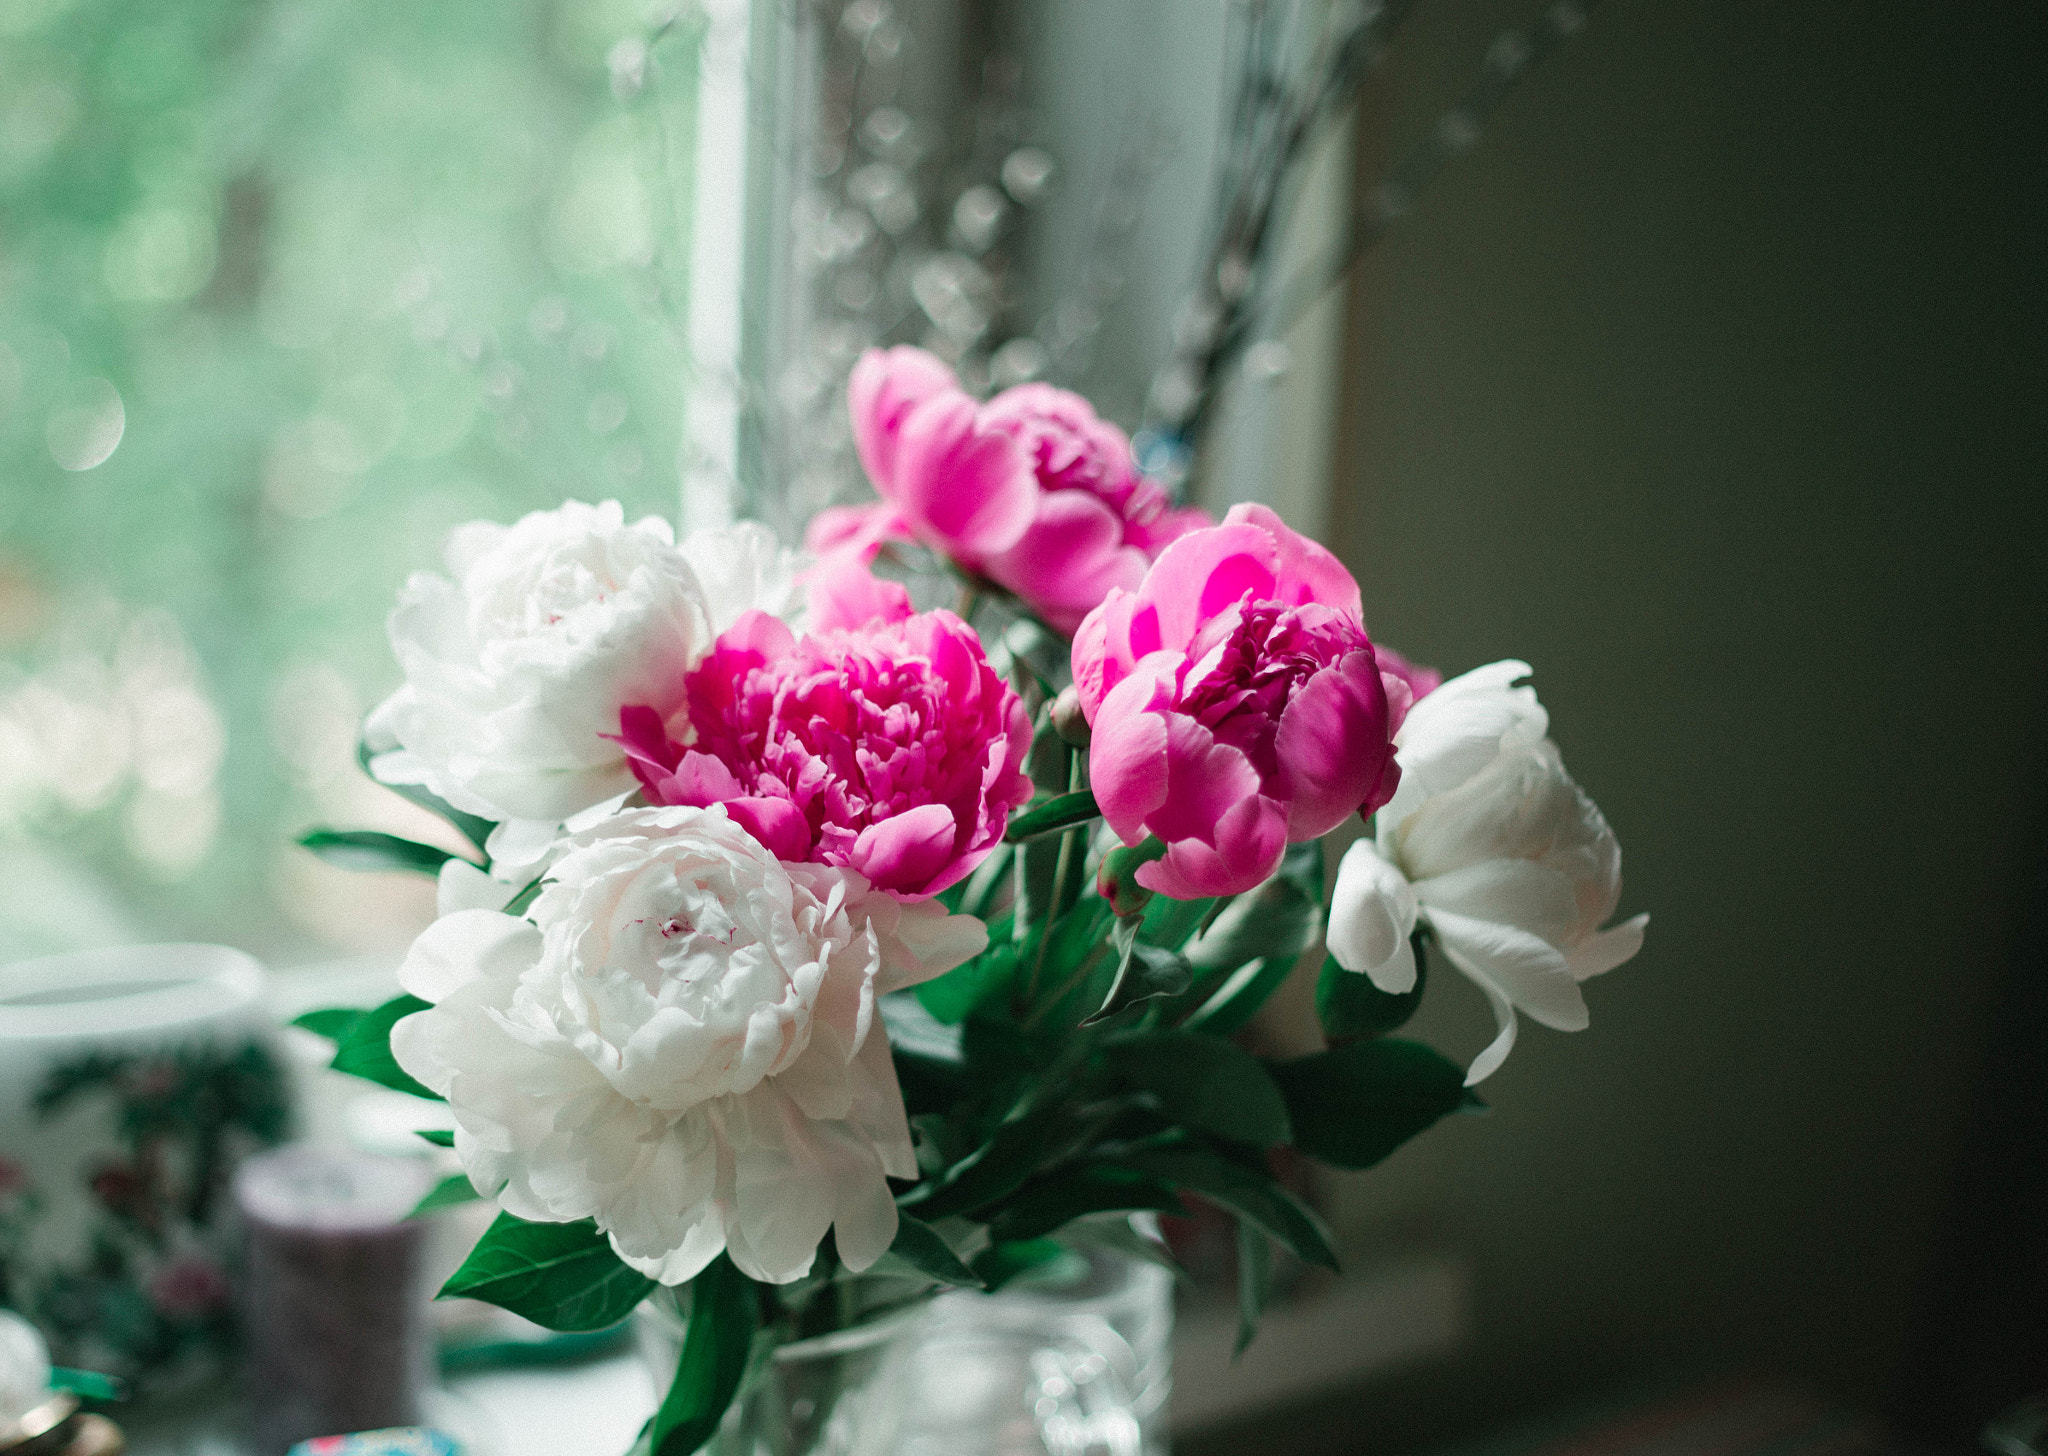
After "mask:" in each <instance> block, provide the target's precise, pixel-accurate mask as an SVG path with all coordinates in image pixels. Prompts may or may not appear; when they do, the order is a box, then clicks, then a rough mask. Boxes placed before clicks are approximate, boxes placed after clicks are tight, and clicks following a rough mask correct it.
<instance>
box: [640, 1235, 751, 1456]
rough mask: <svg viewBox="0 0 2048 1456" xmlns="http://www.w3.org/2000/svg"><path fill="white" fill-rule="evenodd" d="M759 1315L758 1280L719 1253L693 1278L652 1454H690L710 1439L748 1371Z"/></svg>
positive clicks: (656, 1423)
mask: <svg viewBox="0 0 2048 1456" xmlns="http://www.w3.org/2000/svg"><path fill="white" fill-rule="evenodd" d="M759 1318H760V1311H759V1306H758V1305H757V1303H756V1301H755V1297H754V1287H753V1281H752V1280H750V1279H749V1278H747V1276H746V1275H744V1274H742V1273H740V1271H739V1270H738V1269H737V1268H735V1267H734V1266H733V1262H732V1260H731V1259H730V1258H728V1257H726V1256H725V1255H724V1254H720V1255H719V1256H718V1257H717V1258H716V1259H714V1260H712V1261H711V1263H710V1264H708V1265H706V1266H705V1269H704V1272H703V1273H701V1274H699V1275H698V1276H697V1277H696V1278H695V1279H692V1280H691V1281H690V1314H689V1319H688V1320H687V1321H686V1322H685V1324H684V1327H683V1353H682V1356H681V1358H679V1359H678V1360H677V1361H676V1378H675V1383H674V1384H673V1385H671V1386H669V1388H668V1396H667V1398H666V1399H664V1400H663V1401H662V1403H661V1409H660V1410H657V1411H656V1412H655V1413H654V1425H653V1427H652V1431H651V1437H650V1441H649V1445H650V1447H651V1448H652V1450H653V1456H691V1453H693V1452H695V1451H697V1450H698V1449H700V1448H701V1447H702V1446H703V1445H704V1443H705V1442H706V1441H709V1440H710V1439H711V1436H712V1433H713V1432H714V1431H716V1430H717V1429H718V1423H719V1422H720V1421H721V1420H723V1419H724V1418H725V1411H726V1407H727V1406H729V1405H731V1404H732V1398H733V1396H734V1395H736V1394H737V1393H738V1392H739V1388H740V1380H741V1377H743V1376H744V1375H745V1374H746V1373H747V1357H748V1354H749V1353H750V1351H751V1350H752V1347H753V1343H754V1327H755V1325H756V1323H757V1322H758V1320H759Z"/></svg>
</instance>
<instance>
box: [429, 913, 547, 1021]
mask: <svg viewBox="0 0 2048 1456" xmlns="http://www.w3.org/2000/svg"><path fill="white" fill-rule="evenodd" d="M538 959H540V932H539V931H538V930H536V929H534V927H533V926H532V925H530V924H528V923H527V922H526V921H524V920H518V919H514V918H513V917H512V916H510V915H502V914H500V913H498V912H497V911H495V910H458V911H456V912H455V913H454V914H453V915H444V916H442V917H441V918H440V919H439V920H436V921H435V922H434V923H433V924H432V925H429V926H428V927H427V928H426V929H425V930H423V931H421V932H420V933H419V936H418V938H417V939H415V940H414V941H413V943H412V948H411V949H410V950H408V951H407V952H406V953H405V962H404V964H402V965H401V966H400V967H399V968H398V984H399V986H400V987H401V988H402V989H403V990H404V991H406V992H407V993H408V994H410V995H413V996H417V997H419V998H420V999H421V1000H422V1001H441V1000H445V999H446V998H447V997H449V996H452V995H453V994H455V992H457V991H459V990H461V989H462V988H463V987H464V986H467V985H468V984H470V983H471V982H472V981H477V980H499V979H517V978H518V976H519V974H520V972H522V971H524V970H526V969H527V968H528V967H529V966H531V965H532V964H533V963H534V962H535V961H536V960H538Z"/></svg>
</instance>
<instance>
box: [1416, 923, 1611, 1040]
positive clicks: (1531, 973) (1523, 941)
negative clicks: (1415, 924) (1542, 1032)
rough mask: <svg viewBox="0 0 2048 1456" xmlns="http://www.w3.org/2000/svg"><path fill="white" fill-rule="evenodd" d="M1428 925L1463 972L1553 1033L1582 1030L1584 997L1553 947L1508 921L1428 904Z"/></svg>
mask: <svg viewBox="0 0 2048 1456" xmlns="http://www.w3.org/2000/svg"><path fill="white" fill-rule="evenodd" d="M1429 924H1430V928H1431V929H1433V930H1434V931H1435V932H1436V938H1437V943H1438V944H1439V945H1441V946H1442V947H1443V950H1444V954H1445V955H1447V956H1449V957H1450V960H1451V964H1452V965H1454V966H1456V967H1457V968H1458V969H1459V970H1461V971H1463V972H1464V973H1465V974H1466V975H1467V976H1469V977H1471V978H1472V979H1473V980H1475V981H1478V982H1479V983H1481V984H1482V985H1488V986H1492V987H1494V988H1495V989H1496V990H1498V991H1500V992H1501V993H1502V994H1503V995H1505V996H1506V997H1507V998H1508V999H1509V1000H1510V1001H1513V1002H1514V1003H1515V1005H1516V1007H1517V1008H1519V1009H1520V1010H1522V1011H1526V1012H1528V1013H1529V1015H1530V1016H1532V1017H1534V1018H1535V1019H1536V1020H1537V1021H1538V1022H1540V1023H1542V1024H1543V1025H1544V1026H1547V1027H1550V1028H1551V1029H1552V1030H1554V1031H1584V1030H1585V1029H1586V1025H1587V1023H1588V1021H1589V1020H1590V1018H1589V1017H1588V1016H1587V1014H1586V999H1585V997H1583V996H1581V995H1580V994H1579V983H1578V982H1577V981H1574V980H1573V979H1572V974H1571V969H1570V967H1569V966H1567V965H1566V964H1565V958H1564V955H1563V953H1562V952H1560V951H1559V950H1558V949H1557V948H1556V947H1555V946H1552V945H1550V944H1548V943H1546V942H1545V941H1543V940H1541V939H1539V938H1538V937H1536V936H1534V935H1531V934H1530V933H1529V932H1528V931H1526V930H1517V929H1516V928H1515V927H1514V926H1512V925H1496V924H1494V923H1493V922H1492V921H1489V920H1474V919H1472V918H1471V917H1470V916H1466V915H1456V914H1453V913H1452V912H1450V911H1448V910H1438V909H1435V908H1431V909H1430V910H1429Z"/></svg>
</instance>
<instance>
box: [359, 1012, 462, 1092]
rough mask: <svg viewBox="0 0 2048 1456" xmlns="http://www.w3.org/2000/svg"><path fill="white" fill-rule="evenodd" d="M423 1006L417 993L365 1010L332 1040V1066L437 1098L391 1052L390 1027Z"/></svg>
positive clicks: (394, 1087) (384, 1084) (403, 1090)
mask: <svg viewBox="0 0 2048 1456" xmlns="http://www.w3.org/2000/svg"><path fill="white" fill-rule="evenodd" d="M426 1009H427V1003H426V1002H424V1001H422V1000H420V998H419V997H417V996H395V997H393V998H392V999H391V1000H389V1001H386V1002H385V1003H384V1004H383V1005H382V1006H379V1007H378V1008H377V1009H376V1010H374V1011H365V1012H364V1013H363V1014H362V1016H361V1017H359V1018H358V1019H357V1020H356V1021H355V1023H354V1024H353V1025H351V1026H350V1027H349V1029H348V1034H347V1035H345V1036H344V1037H342V1039H341V1040H340V1041H339V1042H338V1043H336V1044H335V1048H334V1061H333V1063H332V1065H333V1067H334V1070H335V1071H337V1072H346V1073H348V1074H349V1075H350V1076H351V1077H361V1078H362V1079H363V1080H364V1081H366V1082H375V1083H377V1084H378V1085H379V1086H381V1087H389V1088H391V1089H392V1090H393V1091H395V1092H410V1093H411V1094H412V1095H413V1096H415V1097H430V1098H432V1099H433V1100H434V1101H436V1102H439V1101H441V1100H442V1099H441V1095H440V1094H439V1093H438V1092H433V1091H430V1090H429V1089H428V1088H426V1087H423V1086H421V1085H420V1084H419V1083H418V1082H415V1081H414V1080H413V1079H412V1076H411V1074H410V1073H408V1072H407V1071H406V1070H405V1068H403V1067H401V1066H399V1065H398V1061H397V1059H396V1058H394V1057H393V1056H392V1055H391V1028H392V1027H393V1026H396V1025H397V1024H398V1022H399V1021H400V1020H402V1019H403V1018H405V1017H407V1016H410V1015H412V1014H413V1013H414V1012H415V1011H425V1010H426Z"/></svg>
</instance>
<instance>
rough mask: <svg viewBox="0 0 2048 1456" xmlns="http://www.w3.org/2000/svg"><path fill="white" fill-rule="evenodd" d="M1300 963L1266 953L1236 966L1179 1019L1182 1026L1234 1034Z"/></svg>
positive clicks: (1207, 1031)
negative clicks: (1185, 1018)
mask: <svg viewBox="0 0 2048 1456" xmlns="http://www.w3.org/2000/svg"><path fill="white" fill-rule="evenodd" d="M1300 963H1301V962H1300V960H1299V959H1298V958H1297V959H1294V960H1290V959H1288V958H1287V957H1285V956H1268V957H1266V958H1265V959H1264V960H1257V961H1252V962H1251V963H1250V964H1248V965H1242V966H1239V967H1238V968H1237V969H1236V970H1234V971H1232V972H1231V973H1230V975H1229V977H1228V979H1226V980H1225V981H1224V982H1223V984H1222V985H1221V986H1218V987H1217V988H1216V990H1215V991H1214V992H1212V993H1211V994H1210V996H1209V999H1208V1000H1206V1001H1204V1002H1203V1003H1202V1004H1201V1005H1200V1006H1198V1007H1196V1008H1195V1010H1194V1011H1193V1012H1192V1013H1191V1014H1190V1015H1189V1016H1188V1018H1187V1020H1185V1021H1183V1022H1182V1023H1181V1028H1182V1030H1184V1031H1199V1032H1201V1033H1202V1034H1203V1035H1204V1036H1235V1035H1236V1034H1237V1033H1238V1032H1240V1031H1242V1030H1244V1028H1245V1026H1246V1025H1247V1024H1248V1023H1249V1022H1250V1021H1251V1019H1252V1018H1253V1017H1254V1016H1256V1015H1258V1012H1259V1008H1260V1007H1261V1006H1264V1005H1265V1004H1266V1002H1267V1001H1268V1000H1270V999H1271V998H1272V995H1273V993H1274V992H1275V991H1277V990H1279V989H1280V987H1281V985H1282V984H1284V983H1285V982H1286V980H1287V978H1288V976H1290V975H1291V974H1293V972H1294V968H1295V967H1296V966H1297V965H1299V964H1300Z"/></svg>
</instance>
